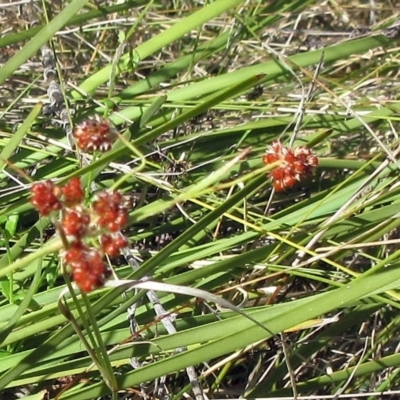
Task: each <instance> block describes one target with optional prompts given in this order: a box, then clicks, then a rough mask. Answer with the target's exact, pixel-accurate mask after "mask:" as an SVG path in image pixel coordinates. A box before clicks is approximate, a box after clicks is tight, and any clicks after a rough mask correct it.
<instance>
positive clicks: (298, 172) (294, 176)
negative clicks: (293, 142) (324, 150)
mask: <svg viewBox="0 0 400 400" xmlns="http://www.w3.org/2000/svg"><path fill="white" fill-rule="evenodd" d="M263 161H264V164H272V163H275V162H279V163H280V164H279V166H278V167H277V168H275V169H274V170H272V171H271V173H270V176H271V178H272V182H273V186H274V188H275V190H276V191H277V192H282V191H284V190H285V189H288V188H291V187H292V186H294V185H295V184H296V182H297V181H300V180H301V179H303V178H304V177H306V176H308V175H310V174H311V172H312V170H313V168H315V167H317V166H318V158H317V157H316V156H315V155H314V154H313V152H312V151H311V149H309V148H308V147H304V146H300V147H296V148H295V149H294V150H292V149H290V148H288V147H284V146H282V144H281V142H279V141H275V142H273V143H272V144H271V145H270V146H268V148H267V152H266V154H264V157H263Z"/></svg>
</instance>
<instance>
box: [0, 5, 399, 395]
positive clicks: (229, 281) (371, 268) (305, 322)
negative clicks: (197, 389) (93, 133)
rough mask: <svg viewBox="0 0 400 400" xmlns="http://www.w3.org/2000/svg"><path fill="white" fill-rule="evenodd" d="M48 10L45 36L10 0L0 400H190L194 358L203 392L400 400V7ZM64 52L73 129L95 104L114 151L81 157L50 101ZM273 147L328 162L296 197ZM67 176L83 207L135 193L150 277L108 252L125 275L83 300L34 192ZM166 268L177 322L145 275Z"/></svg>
mask: <svg viewBox="0 0 400 400" xmlns="http://www.w3.org/2000/svg"><path fill="white" fill-rule="evenodd" d="M45 3H46V2H43V3H41V2H36V3H35V6H34V8H33V9H34V10H35V9H36V10H37V13H38V14H39V15H40V20H39V21H38V24H34V25H32V26H29V24H28V23H27V21H33V19H34V17H35V15H34V14H32V13H30V11H29V10H30V9H29V8H27V6H26V7H25V8H24V7H23V8H22V14H18V9H17V7H16V5H14V6H13V4H12V3H10V5H8V4H7V7H6V5H1V6H0V21H1V23H0V25H1V27H2V34H1V36H0V82H1V84H2V87H1V92H0V93H1V95H0V115H1V118H0V134H1V136H0V146H1V148H0V151H1V153H0V171H1V172H0V174H1V180H0V190H1V192H0V193H1V194H0V201H1V207H0V223H1V225H0V226H1V237H0V240H1V250H2V251H1V256H0V343H1V350H0V357H1V362H0V392H1V393H2V396H4V398H17V396H20V394H21V393H22V394H24V396H25V397H26V398H28V399H39V398H43V395H44V393H46V394H47V395H48V396H49V398H59V399H97V398H104V399H106V398H112V399H117V398H132V399H133V398H139V397H140V391H141V390H144V391H147V392H148V394H149V395H150V396H153V397H154V398H157V396H161V394H162V393H165V392H162V391H161V392H156V391H155V386H154V384H155V382H160V380H159V379H160V378H161V377H166V378H165V381H161V382H164V383H160V385H161V390H165V391H166V392H168V393H170V394H169V398H171V399H173V398H174V399H179V398H182V397H183V396H184V393H188V394H190V393H192V388H191V385H190V383H189V380H188V376H187V373H186V372H185V369H187V368H188V367H190V366H194V367H195V368H194V370H195V372H196V374H197V377H198V378H197V379H198V382H199V385H200V386H201V387H202V389H203V390H204V392H205V393H206V394H207V396H208V398H228V399H229V398H238V397H239V396H245V397H266V398H276V397H282V398H283V397H285V396H286V397H290V398H294V399H296V398H298V397H299V396H306V397H307V396H312V395H314V396H318V397H319V398H331V397H329V396H334V395H336V396H337V398H340V397H341V396H345V395H348V396H353V397H354V398H360V397H361V396H363V397H366V398H368V399H373V398H376V396H378V395H379V396H381V397H382V398H386V397H393V398H396V396H398V390H397V388H398V386H399V383H400V382H399V380H400V378H399V373H398V372H399V369H398V365H400V357H399V356H398V354H397V348H398V340H397V331H398V328H399V323H400V322H399V318H398V309H399V305H400V293H399V291H398V286H399V284H400V269H399V265H398V257H399V250H398V243H399V240H398V238H397V236H398V226H399V218H398V213H399V211H398V210H399V202H400V197H399V196H400V189H399V185H398V168H399V163H398V161H397V154H398V146H399V138H398V134H397V122H398V113H399V110H400V103H399V100H398V94H397V80H398V72H397V71H398V54H399V52H398V39H397V37H396V35H392V36H394V37H391V35H390V32H392V31H390V30H388V27H389V26H390V25H391V24H392V23H393V22H394V21H395V19H396V15H395V9H392V8H391V6H389V4H388V5H386V4H385V5H377V6H376V8H372V7H371V6H370V5H369V4H368V5H366V4H364V3H361V2H350V1H346V0H341V1H338V2H330V1H329V2H326V3H325V5H322V3H321V2H316V1H290V2H288V1H279V0H278V1H274V2H265V1H261V0H251V1H242V0H231V1H229V2H228V1H226V0H215V1H208V2H205V4H203V3H200V2H196V1H181V0H174V1H162V0H153V1H148V2H141V1H125V2H122V3H119V4H114V3H112V2H106V1H104V2H96V3H95V2H92V1H85V2H83V1H71V2H69V3H65V4H60V3H54V4H52V7H48V8H49V9H48V10H47V12H46V13H45V12H44V11H45V9H46V4H45ZM362 26H371V30H365V29H364V30H363V29H361V28H360V27H362ZM48 43H50V44H51V46H52V47H53V48H54V50H55V52H56V55H57V60H58V73H59V76H60V81H61V84H62V87H63V90H64V92H65V98H66V99H67V100H68V104H69V114H70V118H71V119H72V120H73V122H75V123H76V122H79V121H82V120H84V119H85V118H87V116H89V115H92V114H94V113H96V114H99V115H103V116H105V117H107V118H109V119H110V120H111V121H112V122H113V123H114V125H115V126H116V128H117V129H118V132H119V133H120V135H121V136H120V138H119V139H118V140H117V142H116V143H115V144H114V146H113V148H112V149H111V150H110V151H109V152H107V153H105V154H97V155H94V156H93V157H89V156H83V155H82V154H79V153H77V152H76V151H74V150H72V149H71V145H70V143H69V140H68V138H67V137H66V135H65V130H64V129H63V128H62V127H61V126H60V125H59V124H58V125H57V124H55V123H54V121H52V120H51V118H50V117H47V116H46V115H44V114H43V113H41V110H42V108H43V105H44V104H46V103H48V98H47V94H46V91H47V87H46V86H47V83H46V82H45V81H44V80H43V77H42V72H43V69H42V66H41V59H40V54H39V53H40V52H39V50H40V48H41V47H42V46H43V45H46V44H48ZM277 139H280V140H281V141H282V143H284V144H285V145H290V146H298V145H307V146H309V147H312V149H313V151H314V152H315V154H317V155H318V158H319V167H318V168H317V170H316V172H315V174H314V175H313V176H312V177H309V179H307V180H305V181H302V182H301V183H299V184H297V185H296V186H295V187H294V188H292V189H289V190H287V191H286V192H283V193H276V192H274V191H272V185H271V180H270V179H269V177H268V171H269V167H266V166H264V164H263V162H262V157H263V154H264V153H265V151H266V148H267V146H268V145H269V144H270V143H271V142H273V141H274V140H277ZM72 176H79V177H80V178H81V181H82V182H83V185H84V186H85V190H86V196H87V198H88V199H89V198H91V197H92V196H93V194H94V193H93V191H94V192H95V191H97V190H99V189H106V188H114V189H115V188H118V190H120V191H121V192H123V193H124V194H125V195H126V196H128V197H129V198H130V199H131V201H132V204H133V206H132V209H131V210H130V214H129V223H128V224H127V226H126V227H125V231H124V234H125V235H126V237H127V238H128V239H129V244H130V249H131V252H132V254H134V255H135V256H136V257H137V258H138V260H140V267H139V268H138V269H136V270H134V271H132V267H131V266H130V265H129V263H128V262H127V260H126V259H125V258H124V257H122V256H121V257H120V258H119V259H112V260H109V262H110V266H112V268H113V270H114V272H115V276H114V280H113V281H114V282H115V280H116V279H121V280H123V282H125V283H124V284H123V285H118V284H115V285H114V287H106V288H104V289H100V290H96V291H94V292H92V293H90V294H89V295H87V296H86V295H84V296H81V295H80V294H79V293H76V294H74V292H73V291H72V292H69V291H68V290H69V289H71V286H68V285H69V283H68V277H67V276H64V275H63V274H62V272H61V266H60V258H59V252H60V250H62V247H63V244H62V242H61V240H60V238H59V237H58V235H57V234H55V231H54V227H53V224H52V222H54V218H55V217H54V218H49V217H39V216H38V214H37V212H36V211H35V210H34V209H33V207H32V206H31V204H30V203H29V201H28V200H29V197H30V187H31V183H32V182H37V181H41V180H45V179H52V180H55V181H57V182H60V183H65V182H66V181H67V180H68V179H69V178H71V177H72ZM149 275H150V276H151V277H152V278H153V279H154V280H155V281H157V282H162V283H163V284H164V286H160V285H158V284H155V283H154V284H153V286H151V285H152V284H151V283H150V288H153V289H154V290H157V294H158V296H159V298H160V301H161V303H162V305H163V307H164V308H165V310H167V312H168V313H169V317H170V316H171V314H173V315H174V316H176V318H175V325H176V330H177V332H176V333H171V332H169V331H167V330H166V327H165V326H164V325H165V318H166V319H167V320H168V316H167V317H165V316H164V320H163V318H162V317H159V316H157V315H156V314H155V312H154V307H153V306H152V305H151V304H150V302H149V300H148V297H146V296H145V293H146V290H148V289H149V287H148V286H146V287H144V286H143V285H145V284H142V286H143V287H142V286H140V285H139V286H134V285H133V284H132V282H136V281H135V280H138V279H140V278H143V277H145V276H149ZM66 279H67V282H66ZM128 280H129V282H128V283H127V281H128ZM168 285H169V286H168ZM171 285H175V286H171ZM135 287H136V289H139V288H142V289H146V290H133V289H135ZM68 288H69V289H68ZM127 289H130V290H127ZM198 289H201V290H202V292H200V291H196V290H198ZM206 292H207V293H206ZM148 293H151V291H150V292H148V291H147V294H148ZM212 294H213V295H216V296H218V297H215V296H212ZM150 297H151V295H150ZM218 299H220V300H218ZM228 302H229V303H228ZM134 305H136V310H135V320H136V322H137V324H138V329H139V331H138V332H136V333H135V334H132V332H131V329H130V322H131V317H129V315H131V314H129V313H128V310H132V307H135V306H134ZM238 307H240V309H239V308H238ZM163 322H164V324H163ZM182 348H185V349H184V350H181V351H176V350H177V349H182ZM132 360H136V361H137V362H138V363H139V367H138V368H133V367H132V365H131V364H132V362H133V361H132ZM136 361H135V362H136ZM160 393H161V394H160ZM6 396H8V397H6ZM198 398H199V397H198Z"/></svg>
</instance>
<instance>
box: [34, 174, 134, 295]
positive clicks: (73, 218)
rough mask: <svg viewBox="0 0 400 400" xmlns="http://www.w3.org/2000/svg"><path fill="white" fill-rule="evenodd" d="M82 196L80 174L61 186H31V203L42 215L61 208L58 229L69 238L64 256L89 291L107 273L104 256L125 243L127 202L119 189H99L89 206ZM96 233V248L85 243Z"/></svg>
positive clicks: (78, 281) (45, 184)
mask: <svg viewBox="0 0 400 400" xmlns="http://www.w3.org/2000/svg"><path fill="white" fill-rule="evenodd" d="M84 197H85V196H84V191H83V189H82V186H81V182H80V180H79V178H72V179H70V181H69V182H68V183H67V184H65V185H64V186H57V185H55V184H54V183H53V182H52V181H50V180H48V181H45V182H38V183H35V184H34V185H33V186H32V197H31V203H32V205H33V206H34V207H35V208H36V209H37V210H38V212H39V214H40V215H43V216H45V215H49V214H50V213H51V212H52V211H61V219H60V227H61V228H60V229H61V231H62V234H63V235H64V236H65V237H66V238H67V242H68V247H67V248H66V249H64V251H63V252H62V257H63V260H64V262H65V264H67V265H69V266H70V268H71V271H72V277H73V279H74V281H75V282H76V284H77V285H78V287H79V288H80V289H81V290H82V291H83V292H90V291H92V290H94V289H96V288H99V287H102V286H103V285H104V282H105V280H106V279H107V278H108V277H109V276H110V272H111V271H110V269H109V267H108V266H107V264H106V263H105V262H104V260H103V256H104V255H105V254H107V255H109V256H117V255H118V254H119V253H120V250H121V249H122V248H123V247H125V246H127V244H128V242H127V240H126V238H125V237H124V236H122V234H121V232H120V231H121V229H122V228H123V226H124V225H125V224H126V223H127V221H128V210H129V203H128V201H127V200H126V199H125V197H124V196H123V195H122V194H121V193H119V192H118V191H103V192H100V193H99V194H98V195H97V196H96V199H95V200H94V201H93V202H92V204H91V206H90V207H88V206H86V205H85V204H84ZM96 235H100V247H99V248H97V247H93V246H91V245H88V244H87V242H88V241H89V239H90V238H92V237H93V236H96Z"/></svg>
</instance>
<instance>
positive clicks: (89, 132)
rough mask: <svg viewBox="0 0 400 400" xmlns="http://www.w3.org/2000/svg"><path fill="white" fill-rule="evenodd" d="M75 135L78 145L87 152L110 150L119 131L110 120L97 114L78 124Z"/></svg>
mask: <svg viewBox="0 0 400 400" xmlns="http://www.w3.org/2000/svg"><path fill="white" fill-rule="evenodd" d="M73 136H74V138H75V141H76V145H77V146H78V147H79V148H80V149H81V150H82V151H86V152H93V151H97V150H99V151H103V152H104V151H108V150H110V149H111V146H112V144H113V142H114V140H115V139H116V137H117V131H116V129H115V127H114V126H113V125H112V124H111V122H110V121H108V120H106V119H104V118H101V117H99V116H98V115H95V116H94V117H91V118H89V119H87V120H85V121H82V122H81V123H80V124H78V125H77V126H76V127H75V129H74V131H73Z"/></svg>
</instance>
